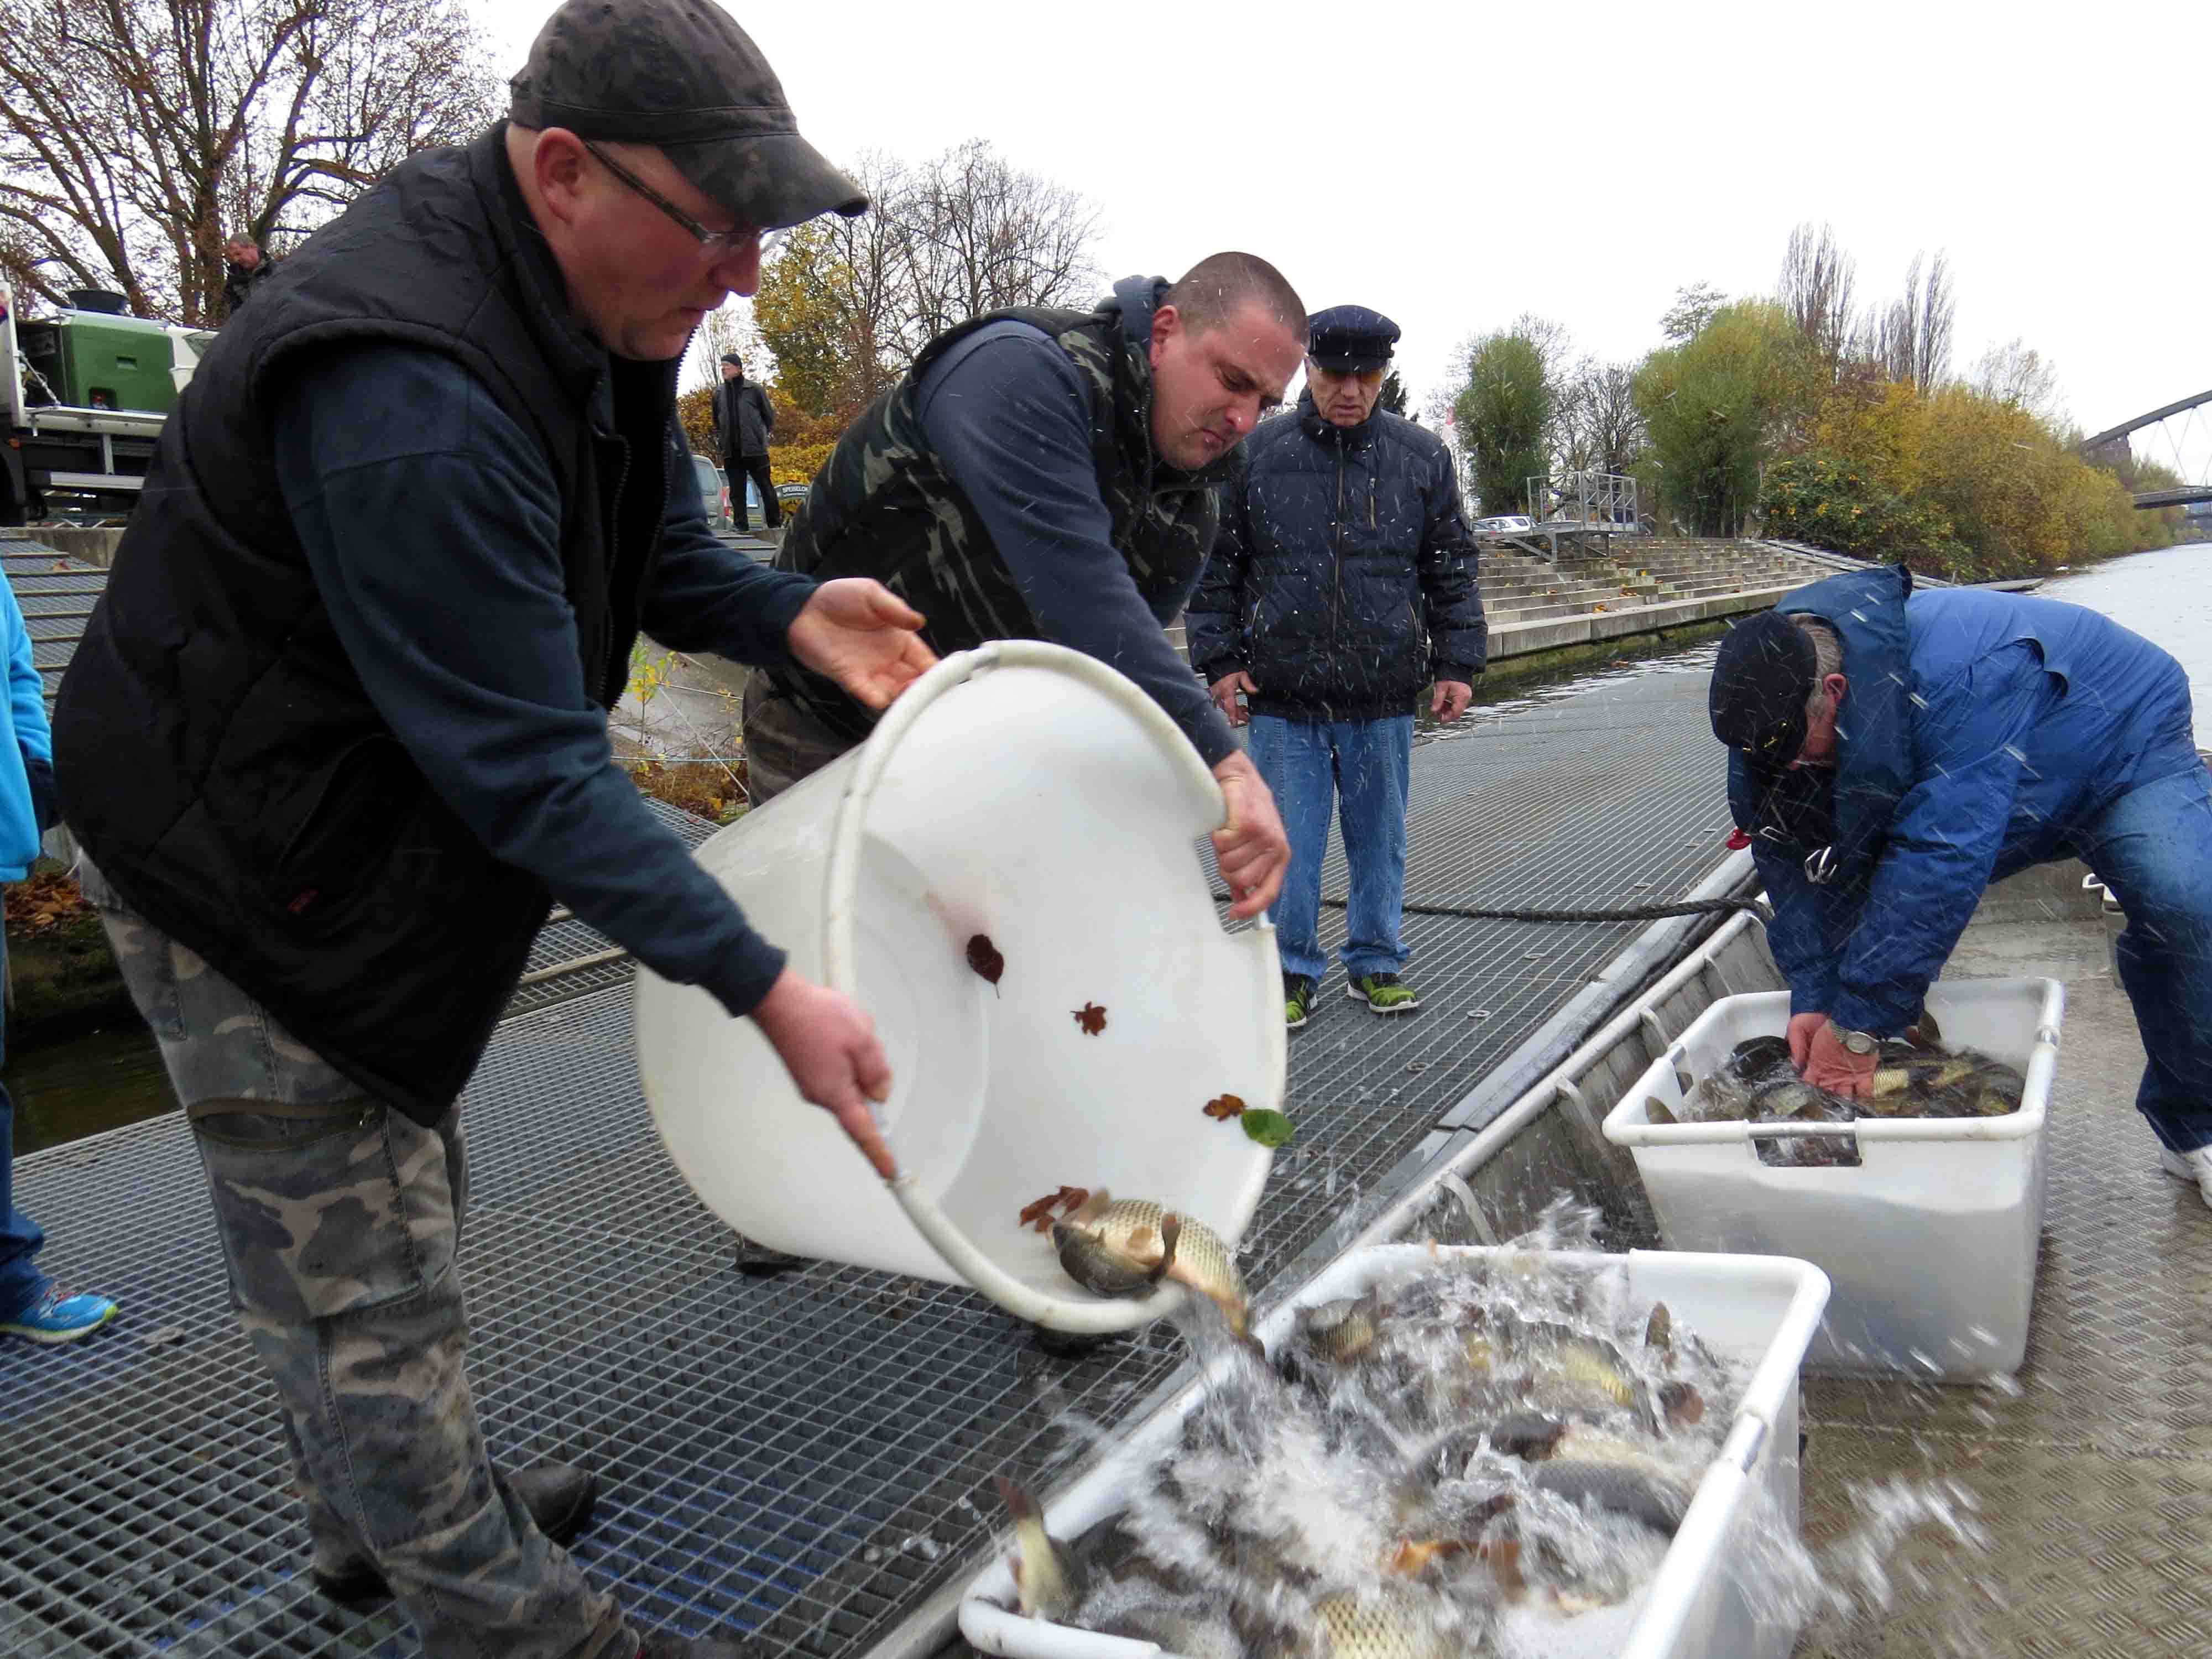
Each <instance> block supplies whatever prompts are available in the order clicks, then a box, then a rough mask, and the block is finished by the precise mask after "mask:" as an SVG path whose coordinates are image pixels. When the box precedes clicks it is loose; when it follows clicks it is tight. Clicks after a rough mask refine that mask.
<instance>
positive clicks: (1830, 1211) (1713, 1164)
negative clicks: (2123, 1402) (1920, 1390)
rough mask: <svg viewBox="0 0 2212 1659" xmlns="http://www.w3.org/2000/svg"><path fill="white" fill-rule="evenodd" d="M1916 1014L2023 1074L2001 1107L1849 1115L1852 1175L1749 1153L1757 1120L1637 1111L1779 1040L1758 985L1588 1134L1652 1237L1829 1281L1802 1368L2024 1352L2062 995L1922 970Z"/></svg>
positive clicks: (2015, 1356) (2052, 988)
mask: <svg viewBox="0 0 2212 1659" xmlns="http://www.w3.org/2000/svg"><path fill="white" fill-rule="evenodd" d="M1928 1007H1929V1011H1930V1012H1932V1013H1934V1015H1935V1016H1936V1021H1937V1023H1938V1024H1940V1025H1941V1026H1942V1033H1943V1040H1944V1042H1945V1043H1946V1045H1947V1046H1948V1047H1951V1048H1975V1049H1978V1050H1980V1051H1981V1052H1982V1053H1984V1054H1988V1055H1989V1056H1990V1057H1991V1058H1992V1059H1995V1060H2002V1061H2003V1062H2004V1063H2005V1064H2006V1065H2008V1066H2015V1067H2016V1068H2018V1069H2019V1070H2020V1071H2021V1073H2024V1074H2025V1076H2026V1078H2027V1089H2026V1091H2025V1092H2024V1093H2023V1095H2022V1096H2021V1107H2020V1109H2019V1110H2018V1111H2017V1112H2014V1113H2011V1114H2009V1115H2007V1116H2004V1117H1976V1118H1906V1119H1887V1118H1864V1119H1861V1120H1859V1121H1857V1122H1856V1123H1854V1124H1852V1125H1850V1127H1849V1131H1848V1133H1849V1134H1850V1139H1852V1140H1853V1141H1854V1142H1855V1143H1856V1145H1857V1148H1858V1153H1859V1157H1860V1159H1861V1160H1862V1161H1861V1163H1860V1164H1859V1165H1858V1166H1857V1167H1856V1168H1852V1167H1848V1166H1830V1167H1821V1168H1814V1169H1802V1168H1784V1167H1778V1166H1774V1165H1770V1164H1764V1163H1762V1162H1760V1160H1759V1150H1758V1143H1759V1140H1761V1139H1772V1138H1774V1133H1775V1132H1774V1129H1773V1127H1772V1126H1770V1125H1762V1124H1753V1123H1743V1122H1733V1123H1678V1124H1655V1123H1653V1122H1652V1121H1650V1119H1649V1118H1648V1117H1647V1116H1646V1115H1645V1113H1644V1102H1645V1101H1646V1100H1648V1099H1650V1098H1651V1097H1655V1096H1656V1097H1658V1099H1659V1100H1660V1101H1662V1103H1664V1104H1665V1105H1667V1106H1668V1108H1669V1109H1675V1108H1678V1107H1679V1106H1680V1103H1681V1101H1682V1089H1681V1086H1680V1083H1679V1081H1678V1080H1677V1078H1676V1073H1677V1070H1678V1068H1679V1069H1680V1070H1684V1071H1686V1072H1687V1073H1689V1075H1690V1076H1691V1077H1692V1079H1699V1078H1703V1077H1705V1076H1707V1075H1708V1074H1710V1073H1712V1072H1713V1071H1715V1070H1716V1069H1717V1068H1718V1067H1719V1066H1720V1065H1721V1063H1722V1062H1723V1060H1726V1059H1727V1058H1728V1055H1729V1050H1730V1049H1731V1048H1734V1047H1735V1045H1736V1044H1737V1043H1739V1042H1742V1041H1743V1040H1744V1039H1745V1038H1747V1037H1754V1036H1781V1035H1782V1034H1783V1032H1784V1030H1785V1029H1786V1028H1787V1026H1788V1024H1789V1020H1790V995H1789V993H1788V992H1786V991H1771V992H1760V993H1757V994H1753V995H1749V996H1734V997H1726V998H1723V1000H1720V1001H1718V1002H1717V1003H1715V1004H1714V1005H1713V1006H1711V1008H1709V1009H1707V1010H1706V1011H1705V1013H1703V1014H1702V1015H1700V1016H1699V1018H1698V1020H1697V1021H1696V1023H1695V1024H1692V1026H1691V1027H1690V1029H1689V1030H1686V1031H1685V1032H1684V1033H1683V1034H1682V1036H1681V1037H1680V1039H1679V1040H1678V1041H1677V1042H1674V1044H1673V1045H1672V1046H1671V1047H1670V1048H1668V1052H1667V1053H1666V1054H1663V1055H1662V1056H1661V1057H1660V1059H1659V1060H1657V1061H1656V1062H1655V1063H1654V1064H1653V1065H1652V1066H1650V1068H1649V1069H1648V1070H1647V1071H1645V1072H1644V1074H1643V1076H1641V1077H1639V1078H1638V1079H1637V1080H1636V1082H1635V1083H1634V1084H1633V1085H1631V1087H1630V1088H1629V1090H1628V1092H1627V1093H1626V1095H1625V1096H1624V1097H1622V1099H1621V1101H1620V1103H1619V1104H1618V1105H1616V1106H1615V1107H1614V1108H1613V1109H1612V1111H1611V1112H1609V1113H1608V1114H1607V1116H1606V1120H1605V1133H1606V1138H1607V1139H1608V1140H1611V1141H1613V1143H1614V1144H1615V1145H1617V1146H1626V1147H1627V1148H1628V1149H1629V1150H1630V1151H1631V1152H1633V1153H1634V1154H1635V1158H1636V1167H1637V1170H1638V1173H1639V1174H1640V1175H1641V1176H1643V1178H1644V1190H1645V1191H1646V1192H1647V1193H1648V1194H1650V1199H1651V1207H1652V1210H1653V1212H1655V1213H1656V1216H1657V1218H1658V1221H1659V1231H1660V1233H1661V1235H1662V1237H1663V1238H1664V1239H1665V1240H1666V1243H1667V1244H1668V1247H1669V1248H1671V1249H1684V1250H1721V1251H1729V1252H1737V1251H1744V1252H1751V1253H1753V1254H1760V1255H1764V1254H1768V1253H1771V1254H1774V1255H1786V1256H1796V1257H1799V1258H1801V1259H1802V1260H1804V1261H1810V1262H1814V1263H1815V1264H1816V1265H1818V1266H1819V1267H1821V1268H1822V1269H1824V1270H1825V1271H1826V1273H1827V1275H1828V1277H1829V1279H1831V1280H1832V1282H1833V1284H1834V1287H1835V1290H1834V1294H1833V1295H1832V1297H1830V1299H1829V1302H1828V1313H1827V1318H1826V1321H1825V1322H1823V1323H1822V1325H1821V1328H1820V1334H1819V1335H1818V1336H1817V1337H1816V1338H1815V1339H1814V1343H1813V1347H1812V1351H1811V1352H1810V1353H1809V1354H1808V1356H1807V1358H1806V1362H1805V1368H1806V1369H1807V1370H1809V1371H1816V1372H1821V1373H1826V1374H1828V1375H1838V1376H1899V1375H1907V1376H1921V1377H1926V1378H1929V1379H1931V1380H1933V1379H1937V1378H1949V1379H1964V1378H1971V1377H1975V1376H1989V1375H1990V1374H1992V1373H1997V1374H2008V1373H2010V1372H2012V1371H2014V1370H2018V1369H2019V1367H2020V1363H2021V1358H2023V1357H2024V1356H2025V1354H2026V1353H2027V1318H2028V1310H2029V1307H2030V1305H2031V1304H2032V1303H2033V1298H2034V1294H2035V1252H2036V1240H2037V1237H2038V1236H2039V1233H2040V1232H2041V1231H2042V1226H2043V1193H2044V1145H2045V1114H2046V1112H2047V1109H2048V1107H2049V1104H2050V1099H2051V1073H2052V1071H2053V1069H2054V1068H2055V1066H2056V1065H2057V1052H2058V1030H2059V1023H2060V1021H2061V1019H2062V1018H2063V1016H2064V1013H2065V1008H2066V991H2065V987H2063V986H2062V985H2061V984H2059V982H2058V981H2056V980H2049V979H2011V980H1960V981H1937V982H1936V984H1935V985H1932V986H1930V987H1929V991H1928Z"/></svg>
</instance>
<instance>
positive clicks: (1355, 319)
mask: <svg viewBox="0 0 2212 1659" xmlns="http://www.w3.org/2000/svg"><path fill="white" fill-rule="evenodd" d="M1397 339H1398V325H1397V324H1395V323H1394V322H1392V321H1391V320H1390V319H1389V318H1388V317H1385V316H1384V315H1383V313H1381V312H1379V311H1370V310H1369V309H1368V308H1367V307H1365V306H1331V307H1329V308H1328V310H1327V311H1316V313H1314V314H1313V315H1312V316H1310V317H1309V318H1307V319H1306V356H1309V357H1310V358H1312V359H1313V360H1314V362H1317V363H1319V364H1320V365H1321V366H1322V368H1334V369H1337V370H1340V371H1343V372H1347V373H1351V374H1364V373H1366V372H1367V371H1368V370H1369V369H1370V368H1382V367H1383V365H1384V364H1385V363H1387V362H1389V361H1390V348H1391V347H1392V346H1393V345H1395V344H1396V343H1397Z"/></svg>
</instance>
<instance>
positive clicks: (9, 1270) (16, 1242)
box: [0, 935, 46, 1319]
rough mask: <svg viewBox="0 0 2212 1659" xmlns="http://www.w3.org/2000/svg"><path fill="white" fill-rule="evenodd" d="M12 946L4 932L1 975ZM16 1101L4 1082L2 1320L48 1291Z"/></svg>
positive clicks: (0, 1121) (0, 1052)
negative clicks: (38, 1259)
mask: <svg viewBox="0 0 2212 1659" xmlns="http://www.w3.org/2000/svg"><path fill="white" fill-rule="evenodd" d="M7 951H8V945H7V940H6V938H5V936H4V935H0V975H5V973H6V966H5V964H6V962H7ZM6 1058H7V1035H6V1030H5V1028H4V1026H0V1062H4V1061H5V1060H6ZM43 1243H46V1235H45V1234H44V1233H42V1232H40V1231H39V1224H38V1223H37V1222H35V1221H33V1220H32V1219H31V1218H30V1217H28V1216H27V1215H25V1214H24V1213H23V1212H21V1210H19V1209H17V1208H16V1207H15V1102H14V1101H12V1100H10V1099H9V1097H8V1090H7V1086H6V1085H4V1084H0V1319H13V1318H14V1317H15V1316H16V1315H17V1314H19V1313H23V1312H26V1311H27V1310H29V1309H30V1308H31V1306H32V1305H33V1304H35V1303H36V1302H37V1301H38V1299H39V1298H40V1297H42V1296H44V1295H45V1294H46V1275H45V1274H44V1273H40V1271H39V1270H38V1269H37V1268H36V1267H33V1266H32V1264H31V1258H32V1257H33V1256H35V1255H38V1253H39V1246H40V1245H41V1244H43Z"/></svg>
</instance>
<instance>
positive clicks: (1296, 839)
mask: <svg viewBox="0 0 2212 1659" xmlns="http://www.w3.org/2000/svg"><path fill="white" fill-rule="evenodd" d="M1397 338H1398V325H1396V324H1395V323H1394V322H1392V321H1391V320H1390V319H1389V318H1388V317H1385V316H1384V315H1383V313H1380V312H1378V311H1370V310H1369V309H1368V308H1367V307H1365V306H1336V307H1331V308H1330V309H1329V310H1327V311H1323V312H1318V313H1316V314H1315V315H1314V316H1313V317H1312V318H1311V319H1310V341H1309V344H1308V346H1307V352H1306V386H1305V391H1304V392H1303V393H1302V394H1301V395H1300V397H1299V398H1298V406H1297V416H1296V418H1294V419H1284V420H1280V421H1275V422H1270V423H1268V424H1267V425H1266V426H1263V427H1261V429H1260V430H1259V431H1258V432H1256V433H1255V434H1254V435H1253V437H1252V441H1251V443H1250V444H1249V446H1247V448H1248V451H1249V453H1248V456H1247V460H1246V466H1245V470H1244V473H1243V477H1240V478H1239V479H1237V482H1236V483H1234V484H1233V485H1232V486H1231V488H1230V489H1229V490H1228V492H1227V495H1228V501H1227V505H1226V506H1225V507H1224V509H1223V511H1222V515H1221V535H1220V538H1219V539H1218V541H1217V542H1216V543H1215V544H1214V549H1213V556H1212V559H1211V560H1210V561H1209V562H1207V565H1206V575H1205V577H1204V579H1203V580H1200V583H1199V586H1198V592H1197V593H1196V595H1195V596H1194V598H1193V599H1192V600H1191V603H1190V618H1189V626H1190V659H1191V661H1192V662H1193V663H1194V664H1195V665H1197V666H1198V669H1199V671H1200V673H1201V674H1203V675H1205V677H1206V679H1207V680H1208V682H1210V683H1211V684H1212V688H1213V697H1214V701H1215V702H1217V703H1218V704H1219V705H1220V708H1221V710H1222V712H1223V713H1224V714H1227V715H1228V716H1229V718H1230V719H1231V720H1235V721H1238V722H1240V723H1241V722H1242V721H1243V720H1245V719H1247V718H1248V711H1249V719H1250V721H1251V725H1252V758H1253V760H1254V761H1255V763H1257V764H1258V766H1259V768H1260V772H1261V775H1262V776H1263V777H1265V778H1266V779H1267V786H1268V787H1269V788H1271V789H1273V791H1274V792H1275V799H1277V801H1278V802H1279V803H1280V805H1281V809H1282V814H1283V823H1284V826H1285V829H1287V830H1288V831H1289V835H1290V842H1291V867H1290V872H1289V874H1288V875H1286V876H1285V878H1283V893H1282V897H1281V899H1280V900H1279V902H1277V904H1276V906H1275V908H1274V910H1273V920H1274V923H1275V939H1276V943H1277V944H1278V945H1279V947H1280V948H1281V951H1282V957H1283V1005H1284V1016H1285V1020H1286V1022H1287V1023H1288V1024H1290V1025H1291V1028H1292V1029H1294V1030H1295V1029H1296V1028H1297V1027H1298V1026H1301V1025H1304V1024H1305V1023H1306V1021H1307V1019H1308V1018H1310V1017H1311V1015H1312V1012H1313V1009H1314V1006H1315V998H1316V992H1317V987H1319V984H1320V981H1321V977H1322V974H1323V973H1324V972H1326V971H1327V969H1328V957H1326V956H1325V955H1323V954H1322V947H1321V866H1322V855H1323V854H1325V853H1326V852H1327V851H1328V821H1329V818H1330V817H1331V814H1332V812H1333V811H1334V812H1335V813H1336V814H1337V816H1338V817H1340V821H1341V823H1342V825H1343V830H1344V854H1345V861H1346V865H1347V866H1349V871H1350V877H1351V888H1352V891H1351V896H1350V898H1349V900H1348V902H1347V905H1346V917H1345V921H1346V937H1345V941H1344V945H1343V948H1342V951H1341V953H1340V954H1341V957H1342V959H1343V963H1344V975H1345V994H1346V995H1347V996H1349V997H1350V998H1351V999H1352V1000H1353V1001H1355V1002H1360V1003H1364V1004H1365V1005H1366V1007H1367V1010H1368V1012H1370V1013H1373V1014H1392V1015H1395V1014H1409V1013H1412V1012H1413V1011H1414V1010H1415V1009H1417V1008H1419V1006H1420V997H1419V994H1417V993H1416V992H1415V991H1414V989H1413V986H1412V985H1410V984H1408V983H1407V981H1406V979H1405V977H1404V975H1403V971H1402V970H1403V969H1404V968H1405V965H1406V962H1407V949H1406V945H1405V942H1404V938H1403V920H1404V899H1405V889H1406V792H1407V784H1408V781H1409V780H1410V776H1411V769H1412V758H1413V709H1414V707H1415V704H1416V702H1417V700H1418V699H1419V695H1420V692H1421V690H1422V689H1423V688H1424V687H1426V686H1433V688H1434V689H1433V690H1432V691H1431V694H1430V699H1429V708H1430V712H1431V714H1433V715H1435V716H1436V718H1437V719H1438V720H1456V719H1458V718H1459V716H1460V714H1462V712H1463V711H1464V710H1465V709H1466V708H1467V705H1468V699H1469V698H1470V697H1471V696H1474V689H1473V686H1472V684H1471V682H1472V681H1473V680H1474V677H1475V676H1476V675H1477V674H1480V672H1481V671H1482V666H1483V659H1484V655H1485V652H1486V646H1487V643H1488V629H1486V626H1485V624H1484V623H1483V619H1482V595H1481V593H1480V591H1478V589H1477V588H1476V586H1475V552H1474V540H1473V538H1472V537H1470V536H1469V534H1468V528H1467V522H1466V520H1465V518H1464V517H1463V516H1462V513H1461V511H1460V499H1459V483H1458V477H1457V475H1456V474H1455V472H1454V471H1453V470H1452V461H1451V455H1450V453H1449V451H1448V450H1446V449H1445V447H1444V446H1443V441H1442V440H1441V439H1439V438H1437V437H1436V436H1435V435H1433V434H1431V433H1427V432H1424V431H1423V430H1422V429H1421V428H1419V427H1418V426H1416V425H1415V424H1414V423H1413V422H1411V421H1408V420H1405V419H1402V418H1401V417H1400V416H1396V415H1393V414H1390V413H1389V412H1388V411H1387V410H1379V409H1377V408H1376V404H1378V403H1379V402H1380V401H1381V398H1382V393H1383V373H1384V371H1385V370H1386V369H1387V368H1389V362H1390V355H1391V348H1392V347H1393V345H1394V344H1395V343H1396V341H1397Z"/></svg>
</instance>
